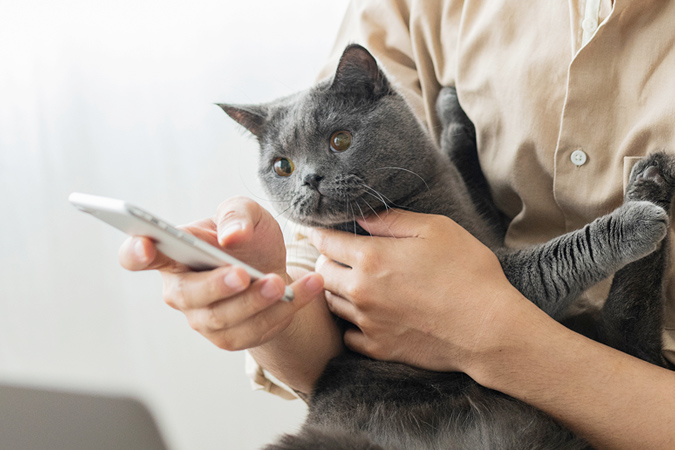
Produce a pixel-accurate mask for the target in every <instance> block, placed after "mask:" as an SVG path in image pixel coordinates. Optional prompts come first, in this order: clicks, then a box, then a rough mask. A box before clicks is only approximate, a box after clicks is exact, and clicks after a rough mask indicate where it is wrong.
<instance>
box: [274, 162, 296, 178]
mask: <svg viewBox="0 0 675 450" xmlns="http://www.w3.org/2000/svg"><path fill="white" fill-rule="evenodd" d="M294 170H295V164H293V161H291V160H290V159H288V158H277V159H275V160H274V171H275V172H276V173H277V175H279V176H281V177H290V176H291V174H292V173H293V171H294Z"/></svg>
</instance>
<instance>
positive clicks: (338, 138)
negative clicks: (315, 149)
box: [330, 130, 352, 152]
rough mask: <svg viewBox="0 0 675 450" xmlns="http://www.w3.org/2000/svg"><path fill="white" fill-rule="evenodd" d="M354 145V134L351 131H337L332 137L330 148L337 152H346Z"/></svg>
mask: <svg viewBox="0 0 675 450" xmlns="http://www.w3.org/2000/svg"><path fill="white" fill-rule="evenodd" d="M350 145H352V134H351V133H350V132H349V131H346V130H341V131H336V132H335V133H333V135H332V136H331V137H330V148H332V149H333V150H334V151H336V152H344V151H345V150H347V149H348V148H349V146H350Z"/></svg>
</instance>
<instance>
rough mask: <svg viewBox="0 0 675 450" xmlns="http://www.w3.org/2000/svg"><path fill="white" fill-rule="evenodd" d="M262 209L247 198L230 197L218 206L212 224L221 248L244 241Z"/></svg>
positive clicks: (248, 236) (253, 227) (257, 220)
mask: <svg viewBox="0 0 675 450" xmlns="http://www.w3.org/2000/svg"><path fill="white" fill-rule="evenodd" d="M262 212H263V209H262V207H261V206H260V205H258V204H257V203H256V202H254V201H253V200H251V199H250V198H247V197H232V198H229V199H227V200H225V201H224V202H222V203H221V204H220V205H219V206H218V210H217V212H216V215H215V218H214V222H215V224H216V227H217V230H218V243H220V245H222V246H223V247H228V246H232V245H236V244H237V243H238V242H242V241H246V240H247V239H248V238H250V236H251V235H252V233H253V230H254V229H255V227H256V225H257V224H258V222H259V221H260V219H261V218H262Z"/></svg>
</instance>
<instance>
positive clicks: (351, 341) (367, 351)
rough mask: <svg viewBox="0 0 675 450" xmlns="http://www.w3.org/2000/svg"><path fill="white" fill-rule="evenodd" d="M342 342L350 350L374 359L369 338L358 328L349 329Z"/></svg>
mask: <svg viewBox="0 0 675 450" xmlns="http://www.w3.org/2000/svg"><path fill="white" fill-rule="evenodd" d="M342 340H343V342H344V343H345V346H346V347H347V348H348V349H350V350H352V351H354V352H356V353H360V354H362V355H366V356H370V357H374V355H373V354H372V348H371V346H370V345H369V341H368V338H367V336H366V335H365V334H363V332H362V331H361V330H360V329H358V328H356V327H350V328H347V330H345V332H344V335H343V337H342Z"/></svg>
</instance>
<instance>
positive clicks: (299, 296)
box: [210, 273, 323, 350]
mask: <svg viewBox="0 0 675 450" xmlns="http://www.w3.org/2000/svg"><path fill="white" fill-rule="evenodd" d="M291 288H293V291H294V292H295V298H294V299H293V301H292V302H284V301H275V302H273V303H272V304H271V305H270V306H269V307H267V308H264V309H263V310H262V311H261V312H259V313H258V314H256V315H254V316H253V317H251V318H250V319H249V320H247V321H244V322H242V323H240V324H239V325H237V326H234V327H231V328H228V329H224V330H222V331H221V332H220V333H218V335H217V336H213V337H211V338H210V339H211V341H212V342H214V343H215V344H216V345H217V346H218V347H220V348H223V349H226V350H243V349H246V348H251V347H256V346H258V345H261V344H263V343H265V342H267V341H268V340H269V339H270V338H271V337H272V336H274V335H275V334H276V333H278V332H279V330H280V329H282V328H283V327H285V326H288V324H289V323H290V321H291V320H292V319H293V316H294V314H295V313H296V312H297V311H299V310H300V309H302V308H303V307H305V306H306V305H307V304H309V303H310V302H311V301H312V300H314V299H316V298H317V296H318V294H320V293H321V292H322V290H323V280H322V277H321V275H319V274H317V273H309V274H307V275H305V276H304V277H302V278H301V279H299V280H297V281H296V282H294V283H293V284H291ZM281 292H283V290H281ZM279 298H281V295H279Z"/></svg>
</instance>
